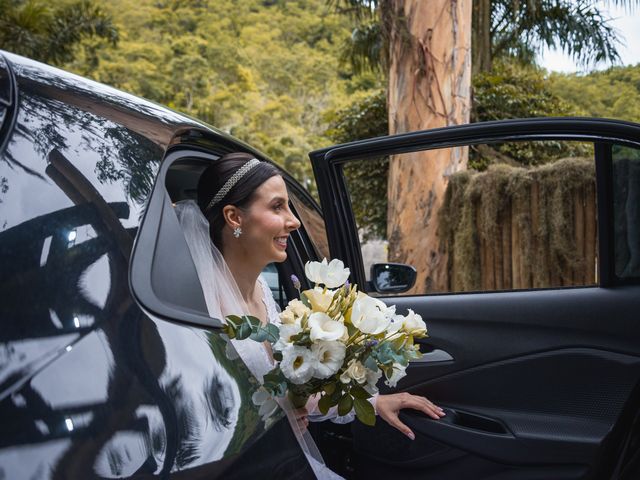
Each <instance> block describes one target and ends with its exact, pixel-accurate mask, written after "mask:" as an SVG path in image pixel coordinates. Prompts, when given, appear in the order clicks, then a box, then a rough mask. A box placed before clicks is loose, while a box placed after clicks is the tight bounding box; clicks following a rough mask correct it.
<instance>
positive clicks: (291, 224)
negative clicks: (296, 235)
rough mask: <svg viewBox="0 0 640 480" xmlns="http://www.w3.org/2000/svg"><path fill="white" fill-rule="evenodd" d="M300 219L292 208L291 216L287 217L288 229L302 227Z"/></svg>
mask: <svg viewBox="0 0 640 480" xmlns="http://www.w3.org/2000/svg"><path fill="white" fill-rule="evenodd" d="M300 225H301V223H300V220H298V217H296V216H295V215H294V214H293V212H292V211H291V210H289V218H288V219H287V229H288V230H289V231H290V232H292V231H294V230H297V229H299V228H300Z"/></svg>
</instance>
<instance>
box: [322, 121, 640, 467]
mask: <svg viewBox="0 0 640 480" xmlns="http://www.w3.org/2000/svg"><path fill="white" fill-rule="evenodd" d="M620 123H621V124H620V125H616V122H609V121H584V122H580V121H578V122H573V123H572V122H570V121H564V120H559V119H555V120H540V119H538V120H534V121H526V120H521V121H512V122H504V123H501V124H495V123H492V124H489V125H470V126H464V127H456V128H453V129H440V130H435V131H426V132H418V133H415V134H407V135H403V136H397V137H388V138H382V139H376V140H373V141H369V142H361V143H360V144H350V145H345V146H339V147H337V148H329V149H325V150H323V151H318V152H314V153H313V154H312V155H311V157H312V161H313V164H314V171H315V172H316V175H317V178H318V183H319V191H320V198H321V201H322V205H323V208H324V210H325V218H326V222H327V231H328V236H329V245H330V248H331V253H332V255H333V256H334V257H338V258H341V259H343V260H345V262H346V263H347V265H349V266H350V267H351V269H352V273H353V277H355V278H354V281H356V282H358V283H359V284H364V283H365V278H364V269H363V263H362V257H361V254H360V250H359V244H358V242H357V235H354V234H353V232H355V231H357V229H356V227H355V223H354V222H353V215H352V213H351V203H350V202H351V199H350V198H349V196H348V193H347V192H346V191H345V190H346V187H345V183H344V177H343V176H342V170H341V168H342V165H343V164H344V163H345V162H346V161H348V160H350V159H355V158H366V157H367V156H373V155H381V154H385V155H389V154H397V153H399V152H406V151H415V150H417V149H419V148H420V149H425V148H434V147H438V146H442V145H463V144H465V142H467V141H468V142H471V141H478V140H481V139H484V140H487V139H490V138H498V137H500V138H503V139H504V138H507V137H508V136H509V135H511V137H509V138H511V139H514V138H516V137H527V138H534V133H533V132H535V136H537V138H542V137H544V136H547V138H549V137H551V136H557V137H558V138H563V139H564V138H582V139H587V138H589V139H591V140H593V141H594V142H596V143H595V145H596V148H595V151H596V158H597V160H596V164H597V177H598V215H599V219H598V226H599V229H601V230H600V232H599V249H600V250H599V263H598V268H599V279H600V285H599V286H596V287H583V288H557V289H544V290H523V291H508V292H507V291H505V292H490V293H464V294H444V295H430V296H405V297H390V298H382V300H384V301H385V302H387V303H389V304H395V305H396V307H397V311H398V312H399V313H401V314H404V313H406V312H407V310H408V309H409V308H410V309H412V310H414V311H415V312H416V313H419V314H420V315H421V316H422V318H423V319H424V320H425V321H426V323H427V326H428V328H429V336H428V337H427V338H425V339H421V340H420V343H421V346H420V349H421V351H422V352H423V353H425V354H426V355H425V359H424V361H420V362H413V363H412V364H411V365H410V366H409V368H408V369H407V376H406V377H405V378H404V379H403V380H401V381H400V383H399V384H398V386H397V389H394V390H391V389H389V388H387V387H384V386H381V389H380V390H381V393H387V392H391V391H409V392H411V393H414V394H418V395H424V396H426V397H428V398H429V399H431V400H432V401H434V403H436V404H438V405H440V406H442V407H443V408H445V411H446V412H447V416H446V417H444V418H443V419H441V420H439V421H435V420H432V419H430V418H428V417H426V416H425V415H423V414H421V413H418V412H416V411H413V410H404V411H402V413H401V419H402V421H403V422H405V423H406V424H407V425H408V426H409V427H411V428H412V429H413V430H414V432H415V433H416V435H417V438H416V440H415V442H414V443H413V444H412V446H411V447H409V446H408V445H406V444H404V443H403V442H404V441H405V440H403V439H400V437H402V436H401V435H400V434H398V433H397V432H395V431H393V430H392V429H389V427H387V426H385V425H380V424H381V423H383V422H378V425H376V427H375V429H373V431H372V429H371V428H368V427H364V426H362V425H354V427H353V434H354V445H355V449H356V451H357V452H358V453H359V454H361V455H362V456H363V457H364V458H367V459H368V460H370V461H372V462H374V463H376V465H378V467H379V468H381V469H383V470H381V471H384V469H385V468H387V466H392V465H395V466H396V467H397V466H401V467H402V468H403V469H404V470H405V471H406V472H408V473H407V474H408V478H412V475H414V474H415V475H416V476H415V478H421V477H420V474H419V472H421V471H422V469H424V468H428V471H429V474H430V476H429V478H456V475H466V477H467V478H600V475H602V474H603V472H605V471H606V468H609V467H610V466H611V459H610V458H604V457H605V456H606V455H605V450H606V453H609V452H611V451H615V449H616V448H617V443H619V442H620V439H621V438H622V437H624V434H623V433H622V432H623V431H625V430H628V428H629V427H628V426H625V425H623V424H621V421H622V420H621V419H627V418H628V413H629V412H630V411H632V410H633V409H634V408H637V405H636V404H637V399H636V397H637V395H636V394H634V391H636V390H637V388H638V387H637V385H638V382H639V380H640V368H639V367H640V327H639V326H638V321H639V320H640V318H639V317H638V313H637V312H639V311H640V287H639V286H638V282H637V281H634V280H631V281H626V280H625V281H621V282H619V284H616V285H612V283H615V279H614V275H613V274H612V273H611V268H612V264H613V262H612V241H611V230H612V227H611V222H612V219H611V207H610V203H611V187H610V185H611V183H610V181H611V175H610V173H611V167H610V165H609V164H608V163H607V162H610V160H611V156H610V154H607V151H608V147H607V146H606V145H605V144H602V143H600V140H602V139H606V140H607V142H611V141H616V142H620V143H629V144H635V145H636V146H637V142H638V141H640V126H637V125H629V124H624V123H622V122H620ZM623 284H626V285H623ZM614 287H615V288H614ZM430 358H431V359H432V361H429V359H430ZM373 439H377V440H375V441H374V440H373ZM396 443H401V444H403V445H405V448H411V450H412V452H413V454H412V455H408V456H407V455H405V454H401V455H400V456H398V455H395V454H393V453H391V454H390V453H389V448H388V445H389V444H396ZM611 443H616V446H614V447H611V445H610V444H611ZM382 445H384V447H383V446H382ZM392 450H393V449H392ZM402 455H405V456H404V457H403V456H402ZM390 472H391V470H390ZM411 472H413V473H411ZM423 473H424V472H423ZM596 475H597V477H596ZM458 478H461V477H458Z"/></svg>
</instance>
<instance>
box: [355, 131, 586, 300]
mask: <svg viewBox="0 0 640 480" xmlns="http://www.w3.org/2000/svg"><path fill="white" fill-rule="evenodd" d="M467 158H468V166H469V168H467V169H462V168H458V163H459V162H463V161H465V159H467ZM442 162H445V163H446V164H449V165H450V168H449V170H448V171H447V173H446V181H445V182H442V183H441V184H440V185H435V187H434V188H433V189H431V191H430V193H425V186H424V184H423V182H420V181H419V179H421V178H423V176H424V175H425V173H426V172H427V171H428V170H429V168H430V165H432V164H435V163H441V164H442ZM456 170H459V171H456ZM372 172H373V173H374V174H372ZM343 173H344V176H345V181H346V184H347V188H348V192H349V197H350V201H351V207H352V210H353V212H354V216H355V221H356V225H357V228H358V234H359V237H360V246H361V251H362V257H363V263H364V267H365V274H366V275H367V280H371V274H370V269H371V266H372V265H373V264H376V263H399V264H404V265H409V266H411V267H413V268H414V269H415V277H416V280H415V284H414V286H413V288H411V289H410V290H409V291H406V292H402V293H403V294H407V293H409V294H424V293H447V292H468V291H475V292H478V291H480V292H481V291H485V292H490V291H500V290H520V289H531V288H556V287H569V286H589V285H596V284H597V283H598V271H597V268H596V265H597V241H598V240H597V239H598V225H597V222H596V180H595V178H596V177H595V175H596V174H595V160H594V148H593V144H592V143H589V142H576V141H556V140H553V141H527V142H503V143H492V144H477V145H471V146H468V147H467V146H465V147H454V148H441V149H434V150H429V151H423V152H412V153H406V154H399V155H394V156H393V157H392V158H385V157H381V158H374V159H371V158H368V159H363V160H354V161H352V162H349V163H347V164H346V165H345V166H344V168H343ZM388 199H392V200H391V201H390V200H388ZM380 275H381V276H380V279H381V280H384V278H387V277H389V273H388V272H381V273H380ZM383 277H384V278H383ZM389 278H390V277H389Z"/></svg>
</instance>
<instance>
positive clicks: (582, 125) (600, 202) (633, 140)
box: [310, 118, 640, 287]
mask: <svg viewBox="0 0 640 480" xmlns="http://www.w3.org/2000/svg"><path fill="white" fill-rule="evenodd" d="M539 140H556V141H557V140H567V141H589V142H593V144H594V147H595V162H596V199H597V211H598V231H599V233H598V235H599V237H598V267H597V268H598V271H599V272H600V279H599V284H598V285H599V286H600V287H608V286H613V285H622V284H637V283H640V279H633V278H632V279H620V278H617V277H616V276H615V273H614V271H613V267H614V262H613V255H614V252H613V242H612V236H613V230H612V229H613V225H612V221H613V213H612V209H613V197H612V185H613V184H612V182H613V179H612V162H611V145H612V144H614V143H615V144H619V145H625V146H629V147H632V148H640V125H636V124H632V123H629V122H623V121H616V120H605V119H593V118H540V119H525V120H506V121H496V122H485V123H477V124H469V125H459V126H453V127H445V128H440V129H433V130H425V131H419V132H412V133H407V134H400V135H393V136H388V137H380V138H374V139H370V140H363V141H358V142H353V143H349V144H343V145H337V146H333V147H328V148H325V149H322V150H317V151H314V152H312V153H311V154H310V157H311V161H312V165H313V169H314V173H315V175H316V180H317V183H318V193H319V195H320V201H321V204H322V206H323V211H324V215H325V223H326V225H327V237H328V240H329V249H330V252H331V255H332V256H333V257H336V258H340V259H342V260H343V261H345V263H346V264H347V265H349V266H350V267H351V271H352V275H353V280H354V281H355V282H357V283H358V284H359V285H366V276H365V272H364V263H363V259H362V252H361V249H360V244H359V241H358V234H357V226H356V223H355V218H354V215H353V210H352V208H351V199H350V196H349V193H348V190H347V183H346V179H345V176H344V173H343V166H344V164H345V163H347V162H349V161H353V160H363V159H372V158H379V157H380V156H388V155H397V154H401V153H408V152H415V151H423V150H433V149H438V148H450V147H459V146H465V145H470V144H477V143H493V142H502V141H539Z"/></svg>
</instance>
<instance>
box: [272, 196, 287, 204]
mask: <svg viewBox="0 0 640 480" xmlns="http://www.w3.org/2000/svg"><path fill="white" fill-rule="evenodd" d="M286 201H287V199H286V198H284V197H280V196H278V197H273V198H272V199H271V201H270V202H269V203H273V202H286Z"/></svg>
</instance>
